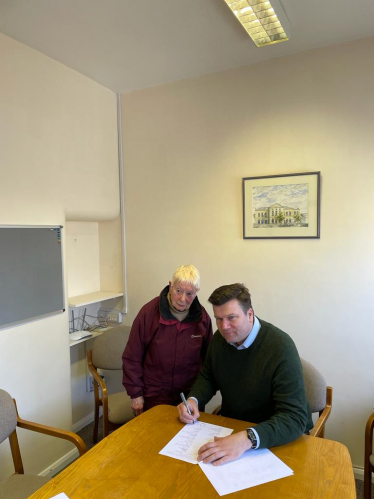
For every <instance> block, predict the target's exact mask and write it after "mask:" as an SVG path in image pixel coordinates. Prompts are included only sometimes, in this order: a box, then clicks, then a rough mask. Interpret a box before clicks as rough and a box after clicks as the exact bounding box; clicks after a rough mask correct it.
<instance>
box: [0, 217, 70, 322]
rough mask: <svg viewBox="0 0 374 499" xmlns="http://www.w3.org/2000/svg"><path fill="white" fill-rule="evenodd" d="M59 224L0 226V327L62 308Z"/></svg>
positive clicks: (46, 314)
mask: <svg viewBox="0 0 374 499" xmlns="http://www.w3.org/2000/svg"><path fill="white" fill-rule="evenodd" d="M61 238H62V227H61V226H60V225H59V226H0V329H4V328H6V327H10V326H15V325H18V324H21V323H23V322H28V321H31V320H36V319H39V318H42V317H45V316H48V315H51V314H55V313H61V312H64V311H65V304H64V282H63V265H62V249H61V246H62V244H61Z"/></svg>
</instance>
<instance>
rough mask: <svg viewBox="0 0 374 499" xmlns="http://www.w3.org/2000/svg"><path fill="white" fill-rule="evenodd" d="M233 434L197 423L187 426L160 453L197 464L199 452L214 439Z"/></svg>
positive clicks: (230, 431)
mask: <svg viewBox="0 0 374 499" xmlns="http://www.w3.org/2000/svg"><path fill="white" fill-rule="evenodd" d="M232 432H233V430H231V429H230V428H224V427H223V426H217V425H214V424H209V423H203V422H202V421H196V422H195V423H194V424H186V425H185V426H184V427H183V428H182V429H181V431H179V432H178V433H177V434H176V435H175V437H174V438H172V439H171V440H170V442H169V443H168V444H167V445H165V447H164V448H163V449H162V450H161V451H160V452H159V453H160V454H162V455H163V456H169V457H173V458H174V459H180V460H181V461H186V462H187V463H192V464H197V451H198V450H199V449H200V447H202V446H203V445H204V444H206V443H207V442H212V441H213V440H214V437H226V436H227V435H230V434H231V433H232Z"/></svg>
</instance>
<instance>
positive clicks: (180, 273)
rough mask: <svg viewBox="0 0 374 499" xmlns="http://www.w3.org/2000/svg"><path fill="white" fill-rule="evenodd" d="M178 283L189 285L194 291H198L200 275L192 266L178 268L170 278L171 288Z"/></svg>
mask: <svg viewBox="0 0 374 499" xmlns="http://www.w3.org/2000/svg"><path fill="white" fill-rule="evenodd" d="M178 282H186V283H188V284H191V285H192V286H193V287H194V288H195V290H196V291H199V290H200V274H199V271H198V270H197V268H196V267H195V266H194V265H182V266H181V267H178V268H177V269H176V270H175V272H174V274H173V277H172V278H171V284H172V286H173V285H174V284H176V283H178Z"/></svg>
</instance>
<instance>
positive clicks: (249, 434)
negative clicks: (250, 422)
mask: <svg viewBox="0 0 374 499" xmlns="http://www.w3.org/2000/svg"><path fill="white" fill-rule="evenodd" d="M246 431H247V437H248V438H249V440H250V441H251V444H252V449H256V448H257V437H256V433H255V432H254V431H253V430H252V428H247V430H246Z"/></svg>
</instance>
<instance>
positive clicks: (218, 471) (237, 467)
mask: <svg viewBox="0 0 374 499" xmlns="http://www.w3.org/2000/svg"><path fill="white" fill-rule="evenodd" d="M199 466H200V468H201V469H202V470H203V472H204V473H205V475H206V477H207V478H208V480H209V481H210V483H211V484H212V485H213V487H214V488H215V489H216V491H217V492H218V494H219V495H220V496H223V495H225V494H231V493H232V492H236V491H238V490H243V489H248V488H249V487H254V486H255V485H261V484H262V483H266V482H271V481H273V480H278V479H279V478H284V477H286V476H291V475H293V471H292V470H291V468H289V467H288V466H287V465H286V464H284V463H283V462H282V461H281V460H280V459H278V458H277V456H275V455H274V454H273V453H272V452H270V451H269V449H258V450H249V451H247V452H245V453H244V454H243V455H242V457H241V458H239V459H237V460H236V461H232V462H230V463H227V464H222V465H221V466H213V465H212V464H204V463H199Z"/></svg>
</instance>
